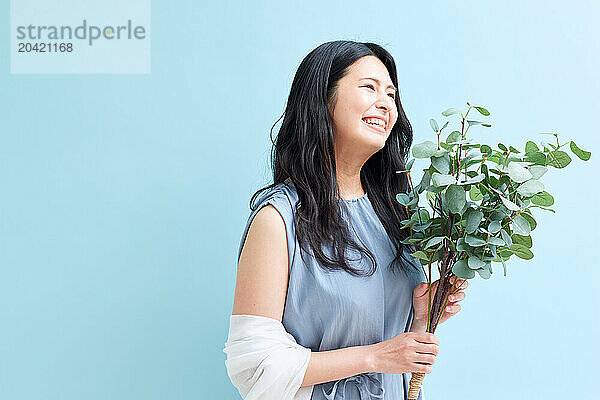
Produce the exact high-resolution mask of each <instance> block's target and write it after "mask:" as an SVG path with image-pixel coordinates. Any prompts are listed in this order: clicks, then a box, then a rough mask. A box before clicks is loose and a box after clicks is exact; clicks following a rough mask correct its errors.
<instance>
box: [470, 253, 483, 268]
mask: <svg viewBox="0 0 600 400" xmlns="http://www.w3.org/2000/svg"><path fill="white" fill-rule="evenodd" d="M484 265H485V263H484V262H483V261H481V260H480V259H479V257H477V256H471V257H469V261H468V262H467V266H468V267H469V268H471V269H477V268H481V267H483V266H484Z"/></svg>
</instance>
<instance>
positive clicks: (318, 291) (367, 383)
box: [230, 41, 466, 400]
mask: <svg viewBox="0 0 600 400" xmlns="http://www.w3.org/2000/svg"><path fill="white" fill-rule="evenodd" d="M397 86H398V83H397V78H396V66H395V62H394V59H393V58H392V56H391V55H390V54H389V53H388V52H387V51H385V50H384V49H383V48H382V47H380V46H378V45H376V44H373V43H357V42H351V41H334V42H328V43H324V44H322V45H320V46H318V47H317V48H316V49H314V50H313V51H312V52H310V54H308V55H307V56H306V58H305V59H304V60H303V61H302V63H301V64H300V66H299V67H298V71H297V73H296V75H295V77H294V81H293V83H292V87H291V90H290V95H289V98H288V101H287V107H286V110H285V113H284V118H283V122H282V126H281V129H280V130H279V133H278V135H277V139H276V142H275V143H274V148H273V169H274V171H273V173H274V174H273V184H272V185H269V186H267V187H266V188H263V189H261V190H259V191H258V192H256V193H255V194H254V196H252V199H251V202H250V204H251V210H252V212H251V214H250V217H249V218H248V222H247V224H246V228H245V231H244V233H243V235H242V240H241V243H240V249H239V259H238V275H237V283H236V288H235V298H234V306H233V313H232V317H236V316H254V317H256V320H257V321H259V320H260V318H263V319H264V318H267V319H268V321H272V322H277V323H280V325H282V326H283V328H285V332H287V333H289V334H291V335H292V336H293V338H294V339H295V341H296V342H297V345H298V346H301V347H303V348H306V349H310V354H309V355H310V357H309V358H307V360H308V363H307V365H306V366H305V370H302V371H301V372H302V382H301V384H300V390H299V392H300V391H301V390H302V388H310V387H312V392H310V397H305V398H311V399H346V400H352V399H356V400H358V399H362V400H366V399H371V398H383V395H384V393H385V398H386V399H394V400H395V399H406V396H407V392H408V379H409V377H408V373H409V372H424V373H430V372H431V371H432V365H433V363H434V361H435V357H436V356H437V354H438V345H439V340H438V339H437V338H436V337H435V336H434V335H433V334H430V333H426V332H425V329H426V319H427V304H428V293H427V284H426V283H425V282H423V281H424V280H425V277H424V275H423V272H422V270H421V268H420V265H419V264H418V262H417V261H415V260H414V259H413V258H412V256H410V254H409V253H410V252H411V250H412V249H408V248H407V246H406V245H405V244H403V243H402V241H403V240H404V239H406V237H407V235H408V234H409V232H407V231H406V230H402V229H400V223H399V221H400V220H402V219H405V218H406V213H405V210H404V209H403V208H402V207H401V206H400V204H399V203H398V202H397V201H396V200H395V197H396V194H397V193H400V192H406V191H407V190H409V185H408V182H407V178H406V175H405V174H398V173H396V171H398V170H402V169H404V165H405V161H406V159H407V155H408V152H409V148H410V145H411V143H412V128H411V126H410V123H409V121H408V119H407V118H406V115H405V113H404V110H403V108H402V105H401V103H400V98H399V96H398V93H397ZM259 194H260V196H259V198H258V201H257V202H256V204H254V206H252V205H253V203H254V200H255V199H256V198H257V196H258V195H259ZM350 252H353V253H354V256H352V255H351V254H350ZM420 282H422V283H421V284H420ZM463 287H466V282H464V284H463ZM432 290H434V288H432ZM464 297H465V295H464V293H463V292H462V291H460V292H458V293H456V294H454V296H453V297H451V298H450V303H449V305H448V307H447V309H446V312H445V313H444V315H443V316H442V318H441V321H445V320H447V319H448V318H449V317H450V316H451V315H453V314H455V313H456V312H458V310H459V309H460V306H459V305H458V304H457V303H458V302H459V301H461V300H462V299H464ZM265 321H267V320H265ZM283 328H282V329H283ZM230 333H231V328H230ZM259 336H260V335H259ZM307 351H308V350H307ZM290 360H291V359H290ZM290 362H291V361H290ZM284 364H285V361H281V362H280V363H279V364H277V362H275V361H272V362H270V363H269V365H270V366H273V369H276V368H277V366H279V367H281V368H283V366H284ZM256 371H257V370H250V371H248V372H247V375H248V376H250V375H252V374H254V375H257V374H258V372H256ZM230 377H231V375H230ZM298 382H299V381H298ZM296 389H298V388H297V387H296V388H294V390H296ZM248 390H249V389H248ZM265 396H266V397H264V398H271V397H269V396H268V393H266V394H265ZM256 398H259V397H256ZM295 398H297V397H295ZM419 398H420V399H422V395H419Z"/></svg>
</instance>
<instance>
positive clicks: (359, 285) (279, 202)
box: [238, 182, 425, 400]
mask: <svg viewBox="0 0 600 400" xmlns="http://www.w3.org/2000/svg"><path fill="white" fill-rule="evenodd" d="M339 201H340V203H342V202H343V203H344V204H340V206H341V211H342V213H343V215H344V216H345V219H346V221H347V222H348V223H349V224H350V232H351V234H352V235H353V236H354V239H355V240H357V241H358V243H360V241H362V243H363V245H364V246H366V247H367V248H368V249H369V250H371V252H372V253H373V255H374V256H375V257H376V259H377V270H376V272H375V274H373V275H372V276H368V277H367V276H362V277H359V276H354V275H352V274H350V273H348V272H346V271H344V270H339V271H327V270H325V269H324V268H323V267H321V266H320V265H319V262H318V261H317V260H316V259H315V258H313V257H312V256H311V255H310V254H309V253H306V252H304V251H303V253H304V260H303V259H302V257H301V255H300V251H301V249H300V245H299V244H298V241H297V239H296V234H295V227H294V213H295V206H296V203H297V202H298V195H297V192H296V188H295V186H294V184H293V183H292V182H283V183H280V184H278V185H276V186H274V187H273V188H271V189H269V190H267V191H265V192H263V193H262V194H261V195H260V198H259V199H258V202H257V203H256V204H257V205H258V206H257V208H256V209H255V210H254V211H252V212H251V213H250V216H249V218H248V221H247V224H246V227H245V229H244V233H243V235H242V239H241V241H240V246H239V252H238V260H239V255H240V254H241V251H242V248H243V244H244V241H245V239H246V235H247V233H248V229H249V227H250V224H251V222H252V219H253V218H254V216H255V215H256V214H257V213H258V211H259V210H260V209H261V208H262V207H264V206H266V205H268V204H270V205H272V206H273V207H275V208H276V209H277V211H278V212H279V214H281V216H282V217H283V220H284V222H285V227H286V235H287V243H288V253H289V254H288V257H289V283H288V291H287V297H286V301H285V308H284V312H283V319H282V324H283V326H284V327H285V329H286V331H287V332H289V333H290V334H291V335H292V336H293V337H294V338H295V339H296V342H297V343H298V344H300V345H301V346H304V347H307V348H310V349H311V350H312V351H326V350H334V349H340V348H345V347H350V346H359V345H370V344H374V343H378V342H381V341H383V340H387V339H390V338H392V337H394V336H396V335H398V334H400V333H403V332H408V331H409V329H410V326H411V323H412V318H413V307H412V292H413V289H414V288H415V287H416V286H417V285H418V284H419V283H420V282H423V281H425V276H424V274H423V271H422V270H421V268H420V267H419V264H418V261H416V260H415V259H414V258H412V256H410V255H409V254H408V252H407V251H406V250H405V254H406V258H407V259H410V260H411V262H412V263H413V265H416V266H417V267H418V269H415V268H413V267H410V266H408V265H403V266H402V267H401V269H402V270H403V271H406V272H403V271H400V270H398V271H397V272H393V271H392V270H390V268H389V264H390V262H391V260H393V258H394V255H395V249H394V246H393V244H392V242H391V240H390V238H389V236H388V234H387V232H386V231H385V229H384V227H383V225H382V224H381V221H380V220H379V217H378V216H377V214H376V213H375V210H374V209H373V206H372V205H371V202H370V200H369V195H368V193H367V194H365V195H363V196H361V197H359V198H357V199H348V200H339ZM344 205H345V206H346V207H344ZM324 251H325V252H326V254H328V255H329V256H331V254H332V253H331V251H329V249H327V248H324ZM346 259H347V260H348V261H349V262H350V263H351V265H352V266H353V267H355V268H360V269H361V270H363V271H369V270H371V268H372V266H371V262H370V261H369V260H368V259H367V258H366V257H363V259H362V260H360V254H359V253H358V252H357V251H354V250H353V251H352V253H351V254H348V257H347V258H346ZM400 262H402V260H400ZM410 376H411V374H410V373H405V374H388V373H374V372H371V373H363V374H358V375H354V376H351V377H348V378H344V379H340V380H338V381H332V382H326V383H321V384H317V385H315V386H314V387H313V392H312V397H311V399H312V400H371V399H386V400H401V399H407V394H408V388H409V380H410ZM422 393H423V390H421V394H419V399H418V400H424V396H423V394H422Z"/></svg>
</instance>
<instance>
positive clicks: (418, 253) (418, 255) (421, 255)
mask: <svg viewBox="0 0 600 400" xmlns="http://www.w3.org/2000/svg"><path fill="white" fill-rule="evenodd" d="M410 255H411V256H413V257H415V258H419V259H421V260H425V261H429V257H427V254H425V252H423V251H421V250H418V251H415V252H414V253H410Z"/></svg>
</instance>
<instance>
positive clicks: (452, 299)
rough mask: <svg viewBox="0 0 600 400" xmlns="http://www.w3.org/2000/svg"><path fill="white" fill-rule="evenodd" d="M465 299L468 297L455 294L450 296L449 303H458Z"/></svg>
mask: <svg viewBox="0 0 600 400" xmlns="http://www.w3.org/2000/svg"><path fill="white" fill-rule="evenodd" d="M465 297H467V295H466V294H465V293H463V292H458V293H454V294H451V295H450V296H448V301H450V302H453V303H456V302H459V301H461V300H464V299H465Z"/></svg>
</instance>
